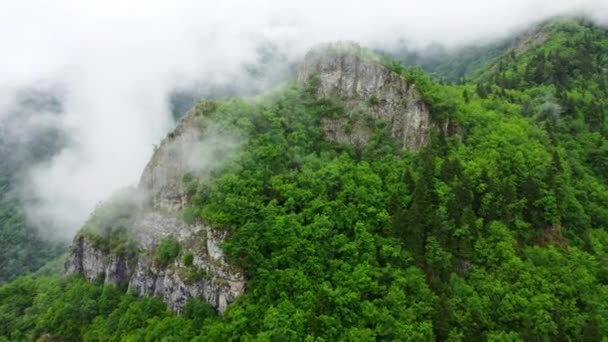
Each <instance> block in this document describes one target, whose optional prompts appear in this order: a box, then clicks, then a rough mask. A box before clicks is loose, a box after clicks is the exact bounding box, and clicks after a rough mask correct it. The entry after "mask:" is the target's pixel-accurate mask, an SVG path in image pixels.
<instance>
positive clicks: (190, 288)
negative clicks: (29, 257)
mask: <svg viewBox="0 0 608 342" xmlns="http://www.w3.org/2000/svg"><path fill="white" fill-rule="evenodd" d="M202 134H203V132H202V130H201V125H200V123H199V118H197V116H196V114H195V111H194V110H191V111H189V112H188V113H187V114H186V115H185V116H184V118H183V119H182V120H181V121H180V123H179V124H178V126H177V128H176V129H175V130H174V131H173V132H172V133H170V134H169V136H168V137H167V138H166V139H165V140H163V142H162V143H161V144H160V146H159V147H158V148H157V149H156V151H155V152H154V155H153V156H152V159H151V160H150V162H149V163H148V165H147V166H146V168H145V169H144V172H143V174H142V177H141V180H140V183H139V186H138V188H137V190H136V192H135V194H130V195H129V197H128V198H126V199H123V201H126V202H127V203H121V204H119V205H127V206H129V205H130V206H131V209H132V210H133V211H134V212H131V213H126V214H127V215H128V223H127V225H128V226H127V227H125V228H126V230H127V232H126V233H127V239H128V240H129V241H130V242H132V243H133V246H132V249H131V250H129V251H126V252H125V251H123V250H119V251H115V250H112V249H111V248H110V249H108V248H103V246H99V244H96V242H95V237H93V238H92V239H91V238H90V237H89V236H88V235H87V230H86V228H87V227H86V226H85V230H84V233H82V234H79V235H78V236H77V237H76V239H75V240H74V243H73V245H72V248H71V254H70V256H69V259H68V261H67V262H66V265H65V271H66V273H68V274H69V273H80V274H83V275H84V276H85V277H86V278H87V279H89V280H95V279H99V278H100V277H101V279H102V280H103V282H105V283H110V284H114V285H121V284H122V285H127V286H128V289H129V290H131V291H133V292H134V293H136V294H138V295H154V296H160V297H162V298H163V299H164V301H165V302H166V303H167V305H169V307H171V308H173V309H175V310H178V311H180V310H181V309H182V308H183V306H184V304H185V303H186V300H187V299H188V298H191V297H197V298H204V299H205V300H206V301H207V302H209V303H210V304H211V305H212V306H213V307H214V308H216V309H217V310H218V311H220V312H223V311H224V310H225V309H226V307H227V305H228V304H230V303H231V302H233V301H234V300H235V299H236V297H238V295H239V294H241V293H242V292H243V290H244V286H245V279H244V276H243V273H242V271H240V270H239V269H238V268H236V267H233V266H232V265H230V264H228V262H227V261H226V260H225V258H224V255H223V253H222V250H221V247H220V245H221V243H222V242H223V241H224V239H225V237H226V232H225V231H218V230H215V229H212V228H211V227H209V226H207V225H206V224H204V223H203V222H195V223H192V224H187V223H185V222H184V220H183V219H182V216H181V211H182V209H184V207H185V206H186V205H187V203H188V191H187V189H186V185H185V183H184V182H183V181H182V178H183V176H184V175H185V174H187V173H189V172H195V171H199V170H195V169H193V167H192V165H190V164H189V159H188V158H189V156H190V155H192V153H193V151H192V150H196V147H197V144H199V143H200V141H201V136H202ZM197 176H202V174H197ZM119 201H120V200H119ZM91 221H93V222H90V224H89V225H91V224H95V223H96V222H95V221H96V218H95V217H93V218H92V220H91ZM97 221H98V220H97ZM97 228H98V227H97ZM107 228H110V229H116V227H107ZM89 229H90V228H89ZM90 233H92V234H95V233H96V232H95V231H94V230H93V231H90ZM116 235H117V233H116V232H113V233H110V236H107V237H106V238H108V239H116ZM173 239H174V240H175V243H176V244H178V246H179V247H178V248H179V255H180V256H182V258H177V255H173V256H172V259H171V260H159V258H158V257H157V256H158V250H159V248H162V244H163V243H165V244H167V243H169V244H170V242H171V241H173ZM155 253H156V254H155ZM186 255H190V256H189V257H185V256H186ZM187 258H190V259H191V260H189V261H185V260H186V259H187Z"/></svg>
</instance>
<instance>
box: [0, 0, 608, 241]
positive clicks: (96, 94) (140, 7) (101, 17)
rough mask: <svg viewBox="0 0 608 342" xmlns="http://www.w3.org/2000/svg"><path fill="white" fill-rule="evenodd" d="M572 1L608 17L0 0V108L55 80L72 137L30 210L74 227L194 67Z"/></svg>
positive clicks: (134, 169)
mask: <svg viewBox="0 0 608 342" xmlns="http://www.w3.org/2000/svg"><path fill="white" fill-rule="evenodd" d="M573 13H576V14H586V15H588V16H590V17H592V18H593V19H595V20H596V21H598V22H604V23H605V22H608V0H495V1H492V0H460V1H459V0H409V1H408V0H401V1H392V0H391V1H380V0H366V1H357V0H349V1H329V0H324V1H312V0H306V1H303V0H296V1H286V0H266V1H251V0H250V1H247V0H242V1H214V2H211V1H201V0H198V1H194V0H167V1H159V0H145V1H143V0H89V1H87V0H55V1H50V0H39V1H34V0H18V1H10V0H3V1H1V3H0V65H1V66H2V67H0V120H1V119H2V116H3V113H6V112H8V111H9V109H10V108H13V107H14V106H15V103H14V98H15V92H16V91H17V90H19V89H22V88H24V87H31V86H33V85H35V86H38V87H58V88H60V89H61V90H62V93H63V94H64V97H63V101H64V103H63V104H64V106H63V109H64V113H63V115H62V116H61V120H59V122H55V123H53V125H56V126H58V127H60V129H61V130H63V131H64V132H65V133H66V134H67V135H68V137H69V139H70V141H71V144H70V145H69V147H68V148H66V149H64V150H62V151H61V153H59V154H58V155H57V156H56V157H55V158H54V159H53V160H52V161H51V162H49V163H46V164H44V165H38V166H37V167H36V168H34V169H32V170H31V182H30V183H31V184H32V185H33V187H34V189H35V191H36V194H37V196H39V197H40V199H41V201H42V202H41V205H40V206H39V207H36V208H33V210H31V211H30V213H31V214H32V215H31V217H33V218H41V217H42V218H45V219H52V220H53V221H55V222H56V225H55V226H53V227H50V228H49V229H53V230H55V231H59V232H60V233H61V235H62V236H66V237H69V236H71V235H72V234H73V233H74V232H75V230H76V229H77V228H78V227H79V225H80V224H81V223H82V221H83V220H84V219H85V218H86V216H87V215H88V214H89V212H90V211H91V209H92V208H93V207H94V206H95V204H96V203H98V202H99V201H101V200H103V199H104V198H107V197H108V196H109V195H110V194H111V192H113V191H114V190H116V189H117V188H120V187H122V186H126V185H129V184H134V183H136V182H137V180H138V178H139V175H140V173H141V171H142V169H143V167H144V165H145V163H146V162H147V160H148V158H149V157H150V155H151V153H152V149H153V145H154V144H157V143H158V142H159V140H160V139H161V138H162V137H163V136H164V135H165V134H166V133H167V131H168V130H170V129H171V127H172V126H173V124H174V123H173V122H172V120H171V116H170V113H169V106H168V103H167V94H168V93H169V92H170V91H171V90H173V89H175V88H176V87H180V86H187V85H188V84H189V83H191V82H193V81H197V80H199V81H200V80H205V81H207V82H230V81H231V80H232V79H233V77H234V75H235V73H236V72H239V71H240V69H239V67H240V66H241V65H242V64H243V63H252V62H254V61H255V58H256V54H255V49H256V46H258V44H259V43H260V42H264V41H271V42H273V43H275V44H277V46H278V47H279V48H280V49H281V51H283V52H284V53H285V54H286V55H287V56H289V58H290V59H293V60H297V59H298V58H299V57H300V56H301V55H302V54H303V53H304V52H305V51H306V49H308V48H309V47H310V46H311V45H313V44H316V43H319V42H327V41H335V40H354V41H358V42H360V43H362V44H363V45H367V46H371V47H390V46H391V45H392V44H394V43H395V42H396V41H397V40H400V39H406V40H407V41H408V42H409V43H410V44H411V45H412V46H415V47H423V46H425V45H428V44H430V43H441V44H445V45H449V46H454V45H461V44H466V43H472V42H479V41H487V40H489V39H495V38H500V37H505V36H506V35H508V34H509V33H511V32H513V31H514V30H517V29H521V28H523V27H525V26H526V25H529V24H530V23H533V22H537V21H539V20H542V19H545V18H548V17H551V16H555V15H560V14H573ZM47 228H48V227H47Z"/></svg>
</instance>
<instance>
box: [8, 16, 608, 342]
mask: <svg viewBox="0 0 608 342" xmlns="http://www.w3.org/2000/svg"><path fill="white" fill-rule="evenodd" d="M527 34H529V35H530V37H532V38H533V39H526V37H523V38H521V37H520V38H521V41H525V42H527V43H526V44H524V45H514V46H515V48H514V49H510V50H507V51H506V52H504V53H503V54H501V55H500V56H498V57H497V58H495V59H493V60H492V61H491V62H490V63H489V64H487V65H484V66H483V67H482V68H481V69H480V70H479V71H478V73H477V74H476V75H477V76H475V77H474V78H473V79H472V80H470V81H467V82H466V83H465V84H458V85H443V84H439V83H437V82H435V81H433V80H432V79H431V78H430V77H429V76H427V75H426V74H425V73H424V72H423V71H422V70H421V69H418V68H406V67H403V66H401V65H400V64H398V63H397V62H394V61H392V60H390V59H388V58H379V59H378V60H379V61H380V63H382V64H383V65H384V66H385V67H387V68H388V69H390V70H393V71H394V72H397V73H399V74H400V75H401V76H402V77H403V78H404V79H405V80H407V81H408V82H409V83H411V84H414V85H415V87H416V89H417V90H418V91H419V92H420V93H421V95H422V98H423V99H424V101H425V103H426V104H427V106H428V108H429V109H430V111H431V113H432V115H433V117H434V119H436V120H448V119H449V120H450V121H453V122H457V123H458V126H459V129H457V130H455V132H451V133H452V134H446V133H445V132H442V131H440V130H436V131H435V132H434V134H433V137H432V143H431V144H430V146H428V147H426V148H424V149H422V150H420V151H415V152H410V151H405V150H404V149H403V148H402V145H401V144H400V142H399V141H397V140H396V139H394V138H393V137H392V136H391V134H390V133H391V132H390V129H389V128H388V127H387V125H386V123H384V122H381V121H378V120H374V119H373V118H371V117H370V116H367V115H366V114H365V113H359V112H353V113H348V112H345V110H344V106H343V105H342V103H341V101H340V100H341V99H330V98H318V97H316V96H315V94H316V88H315V87H317V86H318V84H317V83H316V82H315V79H314V78H312V79H311V80H310V82H309V84H308V85H307V86H306V87H299V86H296V85H295V84H293V83H289V84H286V85H284V86H283V87H282V88H280V89H278V90H276V91H273V92H271V93H268V94H266V95H264V96H260V97H258V98H255V99H253V100H240V99H234V100H225V101H205V100H201V101H200V102H199V103H198V105H197V106H196V114H197V118H198V120H199V124H200V125H202V126H204V127H213V129H214V130H216V131H217V132H219V133H221V134H226V135H228V134H230V135H237V136H240V137H243V141H244V143H243V146H242V148H241V150H239V152H238V154H237V155H236V156H235V157H234V158H230V160H229V161H227V162H226V163H225V164H224V165H222V166H221V167H220V168H218V169H216V170H214V171H213V172H212V175H211V177H210V178H209V179H198V178H197V177H195V176H194V175H190V174H185V175H184V177H183V181H184V182H185V184H186V185H187V187H188V189H189V190H190V191H189V196H190V201H189V203H190V205H189V207H188V208H187V209H186V210H184V212H183V219H184V220H185V221H186V222H194V221H205V222H208V223H209V224H210V225H211V226H213V227H215V228H217V229H223V230H227V231H228V236H229V239H228V240H227V241H226V243H225V244H224V246H223V249H224V252H225V253H226V254H227V256H228V258H229V260H230V261H231V262H233V263H234V264H235V265H237V266H239V267H241V268H242V269H244V270H245V272H246V276H247V280H248V283H247V289H246V291H245V293H244V294H243V295H241V296H240V297H239V298H238V299H237V301H236V302H235V303H233V304H231V305H230V306H229V307H228V309H227V310H226V311H225V312H224V314H223V315H221V316H220V315H218V314H217V313H216V312H215V311H214V310H213V309H212V308H211V307H210V306H209V305H208V304H207V303H205V302H204V301H202V300H198V299H191V300H190V301H189V302H188V303H187V304H186V305H185V307H184V309H183V310H182V312H181V313H179V314H176V313H174V312H172V311H171V310H169V309H167V308H166V306H165V304H163V302H162V301H161V300H160V299H158V298H151V297H147V298H135V297H134V296H133V295H132V294H130V293H126V292H125V289H123V288H120V287H119V288H116V287H113V286H111V285H102V284H100V282H97V283H96V282H88V281H86V280H83V279H82V278H81V277H78V276H69V277H65V276H59V275H57V276H28V277H21V278H18V279H16V280H14V281H12V282H10V283H8V284H6V285H4V286H3V287H1V288H0V321H1V322H2V324H1V325H0V336H4V337H0V341H1V340H3V339H4V340H16V341H20V340H36V339H37V338H39V337H42V338H43V340H46V339H48V340H54V339H57V340H65V341H78V340H87V341H105V340H113V341H118V340H129V341H131V340H132V341H144V340H146V341H156V340H162V339H163V338H164V340H166V341H183V340H191V339H194V340H198V341H208V340H209V341H229V340H262V341H270V340H272V341H291V340H307V341H313V340H319V341H334V340H357V341H375V340H391V341H392V340H395V341H399V340H410V341H431V340H441V341H443V340H449V341H530V340H532V341H534V340H542V341H546V340H555V341H579V340H580V341H601V340H602V339H606V338H608V266H607V265H608V263H607V262H608V140H607V137H608V119H607V116H608V114H607V113H608V31H607V30H606V29H603V28H600V27H597V26H594V25H592V24H590V23H587V22H585V21H584V20H573V19H560V20H556V21H551V22H548V23H546V24H544V25H542V26H541V27H539V28H538V29H537V30H535V31H533V32H531V33H527ZM528 38H529V37H528ZM378 101H381V99H377V98H375V99H374V98H370V99H369V101H368V104H369V106H370V108H371V107H373V106H376V105H378ZM370 110H372V109H370ZM341 115H342V116H346V117H347V118H348V120H347V122H346V125H347V126H348V127H344V129H345V130H349V129H352V127H354V126H355V124H356V123H357V122H364V123H365V125H366V127H368V128H369V129H371V132H372V134H371V138H370V140H369V141H368V142H367V144H363V145H345V144H340V143H337V142H332V141H329V140H328V139H326V138H325V136H324V132H323V131H322V129H321V126H320V124H319V122H320V121H321V120H322V119H326V118H333V117H337V116H341ZM105 215H107V218H108V219H107V220H105V221H103V222H104V227H107V231H104V232H103V233H104V234H105V235H104V236H105V238H107V239H108V240H109V241H110V242H112V241H114V242H116V241H118V242H121V240H119V239H122V238H124V230H125V229H128V228H123V227H122V226H121V229H119V230H116V231H114V230H113V229H112V227H113V225H119V224H120V222H113V221H112V220H113V219H117V220H120V215H112V214H111V213H106V214H105ZM96 219H99V216H97V217H96ZM102 220H103V218H102ZM166 247H167V246H164V247H163V248H164V249H167V250H168V249H170V251H168V252H167V251H166V250H163V251H158V252H159V255H161V256H163V258H164V257H165V256H166V257H167V258H169V259H175V258H181V260H183V263H184V264H185V265H191V264H192V260H191V258H192V255H189V254H187V253H183V252H181V251H180V248H179V245H177V246H174V247H175V248H166ZM165 252H167V253H165ZM161 259H162V258H160V257H159V262H162V261H163V260H164V259H163V260H161ZM188 260H190V261H188ZM195 271H196V270H195V269H192V272H193V273H195ZM197 276H205V275H201V274H197Z"/></svg>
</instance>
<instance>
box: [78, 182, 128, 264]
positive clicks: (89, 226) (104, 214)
mask: <svg viewBox="0 0 608 342" xmlns="http://www.w3.org/2000/svg"><path fill="white" fill-rule="evenodd" d="M137 206H138V201H137V193H136V190H135V189H130V188H127V189H124V190H122V191H120V192H118V193H116V194H114V195H113V196H112V198H111V199H110V200H108V201H107V202H104V203H102V204H99V205H98V206H97V208H95V210H94V211H93V213H92V214H91V216H90V217H89V219H88V220H87V221H86V222H85V224H84V226H83V227H82V229H81V230H80V232H79V234H82V235H83V236H85V237H86V238H87V239H88V240H89V241H91V242H92V243H93V244H95V246H96V247H97V248H100V249H102V250H104V251H106V252H112V253H115V254H127V255H134V254H135V253H137V249H136V247H135V245H134V244H133V242H132V241H131V240H130V238H129V235H128V230H129V228H130V227H131V224H132V220H133V213H134V212H136V208H137Z"/></svg>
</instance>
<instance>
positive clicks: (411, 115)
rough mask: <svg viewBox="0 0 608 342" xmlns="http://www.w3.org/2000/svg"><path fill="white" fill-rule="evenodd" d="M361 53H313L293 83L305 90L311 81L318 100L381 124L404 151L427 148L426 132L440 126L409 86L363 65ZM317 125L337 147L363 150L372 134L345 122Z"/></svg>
mask: <svg viewBox="0 0 608 342" xmlns="http://www.w3.org/2000/svg"><path fill="white" fill-rule="evenodd" d="M366 53H368V52H367V50H364V49H362V48H361V47H360V46H358V45H356V44H353V43H337V44H332V45H328V46H321V47H318V48H316V49H314V50H312V51H310V52H309V53H308V54H307V55H306V57H305V58H304V61H303V62H302V65H301V66H300V69H299V72H298V76H297V82H298V84H300V85H301V86H305V85H306V84H307V83H308V82H309V81H312V82H314V83H315V86H317V92H316V95H317V96H318V97H321V98H323V97H325V98H331V99H338V101H339V102H340V104H341V105H342V106H344V108H345V109H346V110H347V111H349V112H357V111H358V112H361V113H368V114H371V116H372V117H373V118H375V119H379V120H381V121H383V122H385V123H386V124H387V125H388V126H389V127H390V129H391V135H392V136H393V137H394V138H396V139H398V140H400V141H401V142H402V144H403V147H404V148H406V149H408V150H419V149H421V148H423V147H425V146H427V145H428V144H429V142H430V138H431V131H432V129H434V128H438V127H439V126H440V125H439V124H438V123H437V122H435V121H434V120H433V118H432V116H431V113H430V111H429V109H428V108H427V106H426V105H425V103H424V101H423V99H422V97H421V95H420V93H419V92H418V91H417V90H416V87H415V85H412V84H409V83H408V82H407V81H406V80H405V79H404V78H403V77H401V75H399V74H398V73H396V72H394V71H391V70H389V69H387V68H386V67H384V66H383V65H381V64H380V63H379V62H378V61H373V60H370V59H371V58H373V56H369V57H368V58H367V59H366V58H365V55H366ZM351 116H352V114H351ZM321 124H322V126H323V129H324V130H325V131H326V132H327V134H328V136H329V138H330V139H332V140H334V141H337V142H340V143H348V144H354V145H365V144H366V143H367V142H368V141H369V139H370V138H371V134H372V132H371V130H370V129H369V127H366V125H365V124H364V123H360V122H359V123H357V122H355V123H354V127H353V125H349V118H348V117H339V118H326V119H323V121H322V122H321ZM349 126H350V127H349Z"/></svg>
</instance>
